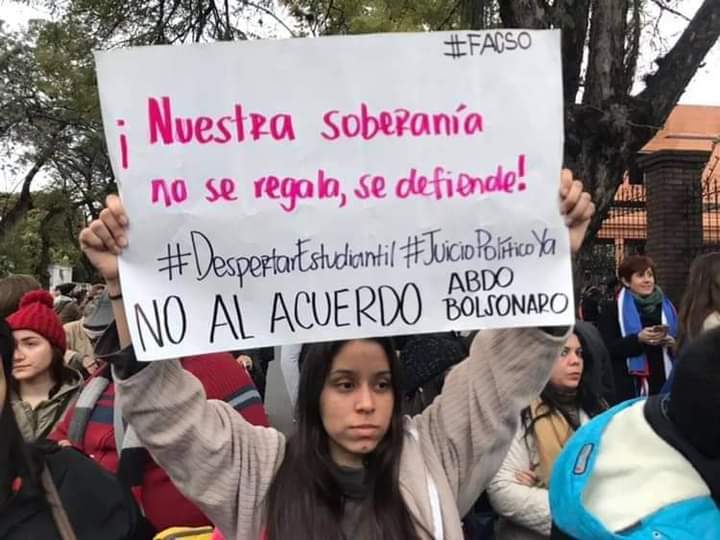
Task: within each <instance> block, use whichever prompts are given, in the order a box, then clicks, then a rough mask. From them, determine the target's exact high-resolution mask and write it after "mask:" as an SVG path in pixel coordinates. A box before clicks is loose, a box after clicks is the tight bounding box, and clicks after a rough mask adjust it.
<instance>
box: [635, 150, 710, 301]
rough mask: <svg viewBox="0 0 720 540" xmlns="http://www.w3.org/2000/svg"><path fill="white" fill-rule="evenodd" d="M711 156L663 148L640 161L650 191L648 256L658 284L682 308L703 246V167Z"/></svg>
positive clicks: (648, 205)
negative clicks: (691, 273)
mask: <svg viewBox="0 0 720 540" xmlns="http://www.w3.org/2000/svg"><path fill="white" fill-rule="evenodd" d="M709 157H710V152H701V151H678V150H661V151H659V152H654V153H652V154H650V155H648V156H645V157H643V158H640V160H639V161H638V164H639V166H640V167H641V168H642V170H643V172H644V178H645V188H646V190H647V191H646V193H647V227H648V231H647V235H648V236H647V244H646V246H645V250H646V253H647V254H648V255H649V256H650V257H652V258H653V259H654V261H655V264H656V265H657V282H658V284H659V285H660V287H662V289H663V290H664V291H665V294H666V295H667V296H668V297H670V299H671V300H672V302H673V303H674V304H675V305H676V306H678V305H679V304H680V300H681V298H682V294H683V291H684V289H685V284H686V282H687V276H688V269H689V267H690V263H691V262H692V260H693V259H694V258H695V256H696V255H697V254H699V253H701V252H702V246H703V208H702V183H701V177H702V173H703V169H704V168H705V165H706V163H707V161H708V159H709Z"/></svg>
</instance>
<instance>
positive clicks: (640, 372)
mask: <svg viewBox="0 0 720 540" xmlns="http://www.w3.org/2000/svg"><path fill="white" fill-rule="evenodd" d="M618 277H619V279H620V281H621V283H622V285H623V287H622V289H621V290H620V292H619V293H618V295H617V298H616V300H615V302H614V303H612V304H611V305H610V306H609V307H608V309H605V310H603V314H602V316H601V317H600V320H599V321H598V328H599V330H600V333H601V334H602V336H603V339H604V340H605V344H606V345H607V347H608V350H609V351H610V355H611V357H612V361H613V362H612V363H613V374H614V378H615V394H616V401H617V402H618V403H619V402H621V401H625V400H627V399H631V398H634V397H638V396H648V395H653V394H657V393H659V392H660V391H661V389H662V387H663V385H664V384H665V381H666V379H667V378H668V376H669V375H670V372H671V371H672V366H673V354H674V347H675V339H676V337H677V335H678V322H677V311H676V309H675V306H673V304H672V302H670V300H669V299H668V298H667V297H666V296H665V294H664V293H663V292H662V289H661V288H660V287H658V285H657V283H656V282H655V263H654V262H653V260H652V259H651V258H650V257H646V256H643V255H633V256H630V257H627V258H625V260H623V261H622V263H621V264H620V267H619V269H618Z"/></svg>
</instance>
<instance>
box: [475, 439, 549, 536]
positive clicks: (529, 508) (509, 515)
mask: <svg viewBox="0 0 720 540" xmlns="http://www.w3.org/2000/svg"><path fill="white" fill-rule="evenodd" d="M523 431H524V430H523V429H522V428H520V429H519V430H518V433H517V434H516V436H515V438H514V439H513V442H512V444H511V445H510V450H509V451H508V454H507V456H505V461H503V464H502V465H501V466H500V470H499V471H498V473H497V474H496V475H495V477H494V478H493V479H492V480H491V481H490V485H488V489H487V492H488V497H489V498H490V504H491V505H492V507H493V508H494V509H495V511H496V512H497V513H498V514H500V515H501V516H502V517H503V518H505V519H508V520H510V521H512V522H514V523H516V524H517V525H520V526H521V527H525V528H526V529H531V530H533V531H535V532H537V533H539V534H541V535H543V536H546V537H547V536H550V529H551V527H552V520H551V518H550V495H549V493H548V490H547V489H543V488H539V487H529V486H525V485H522V484H519V483H517V481H516V480H515V473H517V472H520V471H527V470H529V469H530V466H531V462H530V452H529V451H528V447H527V445H526V442H525V439H524V437H523Z"/></svg>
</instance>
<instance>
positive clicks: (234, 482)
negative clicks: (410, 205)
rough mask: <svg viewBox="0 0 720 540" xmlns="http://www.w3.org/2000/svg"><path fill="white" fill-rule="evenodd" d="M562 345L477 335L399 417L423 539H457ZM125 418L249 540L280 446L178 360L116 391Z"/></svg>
mask: <svg viewBox="0 0 720 540" xmlns="http://www.w3.org/2000/svg"><path fill="white" fill-rule="evenodd" d="M564 342H565V337H564V336H552V335H550V334H548V333H545V332H543V331H542V330H539V329H513V330H492V331H491V330H487V331H482V332H480V333H478V336H477V337H476V338H475V341H474V342H473V345H472V348H471V351H470V357H469V358H468V359H466V360H464V361H463V362H461V363H460V364H458V365H457V366H456V367H455V369H453V371H452V372H451V373H450V375H449V376H448V379H447V381H446V383H445V386H444V389H443V392H442V394H441V395H440V397H439V398H438V399H436V400H435V401H434V402H433V403H432V405H430V407H428V408H427V409H426V410H425V412H423V413H422V414H421V415H419V416H416V417H414V418H406V421H405V431H406V437H405V441H404V447H403V452H402V456H401V463H400V490H401V493H402V496H403V497H404V498H405V502H406V504H407V507H408V509H409V511H410V513H411V515H412V518H413V521H414V523H415V525H416V529H417V531H418V535H419V537H420V538H421V539H423V540H431V539H433V538H438V537H442V538H444V540H462V538H463V533H462V529H461V523H460V519H461V516H463V515H465V513H467V511H468V510H469V509H470V507H471V506H472V504H473V503H474V502H475V500H476V499H477V497H478V496H479V494H480V493H481V492H482V491H483V490H484V489H485V488H486V486H487V484H488V482H489V481H490V479H491V478H492V477H493V476H494V474H495V473H496V472H497V470H498V468H499V467H500V464H501V463H502V461H503V459H504V457H505V455H506V454H507V451H508V448H509V446H510V442H511V440H512V437H513V434H514V433H515V430H516V428H517V423H518V418H519V416H520V411H521V409H522V408H523V407H526V406H527V404H528V403H530V401H532V400H533V399H534V398H535V397H537V396H538V395H539V393H540V391H541V390H542V388H543V387H544V386H545V383H546V382H547V380H548V378H549V376H550V370H551V368H552V365H553V362H554V361H555V359H556V358H557V355H558V354H559V351H560V348H561V347H562V345H563V344H564ZM117 398H118V399H119V401H120V405H121V407H122V411H123V415H124V416H125V418H126V420H127V421H128V422H129V423H130V424H131V425H132V426H133V427H134V428H135V430H136V432H137V435H138V437H139V438H140V440H141V441H142V444H143V445H144V446H145V447H146V448H147V449H148V450H149V451H150V453H151V454H152V456H153V457H154V458H155V460H156V461H157V462H158V464H159V465H160V466H161V467H162V468H163V469H165V471H167V473H168V474H169V476H170V478H171V479H172V480H173V482H174V483H175V485H176V486H177V487H178V489H179V490H180V491H181V492H182V493H183V494H185V495H186V496H187V497H188V498H189V499H190V500H192V501H193V502H194V503H195V504H197V506H198V507H199V508H200V509H201V510H202V511H203V512H205V514H206V515H207V516H208V517H209V518H210V519H211V520H212V521H213V523H215V524H216V525H217V526H218V527H219V528H220V530H221V531H222V532H223V534H224V535H225V536H226V537H227V538H228V540H229V539H238V540H240V539H242V540H245V539H247V540H257V539H259V538H260V535H261V533H262V531H263V523H262V522H261V520H262V514H263V502H264V499H265V494H266V493H267V491H268V488H269V486H270V484H271V482H272V480H273V477H274V475H275V473H276V471H277V469H278V467H279V466H280V464H281V462H282V460H283V458H284V453H285V437H284V436H283V434H282V433H280V432H278V431H276V430H274V429H272V428H263V427H257V426H252V425H250V424H248V423H247V422H246V421H245V420H244V419H243V418H242V416H240V415H238V414H236V413H235V411H234V410H233V409H232V407H230V406H229V405H228V404H227V403H223V402H220V401H207V400H206V399H205V394H204V390H203V387H202V385H201V384H200V383H199V382H198V381H197V379H195V378H194V377H193V376H192V375H191V374H190V373H188V372H187V371H185V370H183V369H182V368H181V367H180V365H179V364H178V362H177V361H170V360H168V361H163V362H154V363H153V364H152V365H150V366H149V367H147V368H146V369H143V370H141V371H139V372H138V373H136V374H135V375H133V376H131V377H129V378H128V379H125V380H119V381H117Z"/></svg>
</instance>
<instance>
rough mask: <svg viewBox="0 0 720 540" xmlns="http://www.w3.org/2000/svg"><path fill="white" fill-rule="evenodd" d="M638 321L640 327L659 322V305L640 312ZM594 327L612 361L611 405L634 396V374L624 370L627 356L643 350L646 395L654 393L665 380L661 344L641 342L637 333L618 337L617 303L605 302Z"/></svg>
mask: <svg viewBox="0 0 720 540" xmlns="http://www.w3.org/2000/svg"><path fill="white" fill-rule="evenodd" d="M640 322H641V323H642V325H643V328H646V327H648V326H655V325H658V324H661V322H662V306H658V308H657V309H656V310H655V312H654V313H653V314H652V315H650V316H647V315H645V314H644V313H642V312H640ZM598 329H599V330H600V334H602V337H603V340H604V341H605V345H606V346H607V348H608V351H609V352H610V359H611V360H612V369H613V378H614V380H615V400H614V401H613V402H611V405H615V404H617V403H620V402H622V401H626V400H628V399H632V398H635V397H637V393H636V391H635V377H633V376H632V375H630V373H629V372H628V367H627V359H628V357H631V356H639V355H641V354H643V353H645V355H646V356H647V359H648V364H649V367H650V394H651V395H652V394H658V393H659V392H660V391H661V389H662V387H663V384H665V379H666V377H665V364H664V360H663V351H662V347H657V346H651V345H643V344H642V343H640V341H639V340H638V337H637V334H632V335H629V336H626V337H622V334H621V332H620V323H619V322H618V305H617V302H612V303H609V304H607V306H606V307H605V309H603V311H602V314H601V315H600V319H599V320H598Z"/></svg>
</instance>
